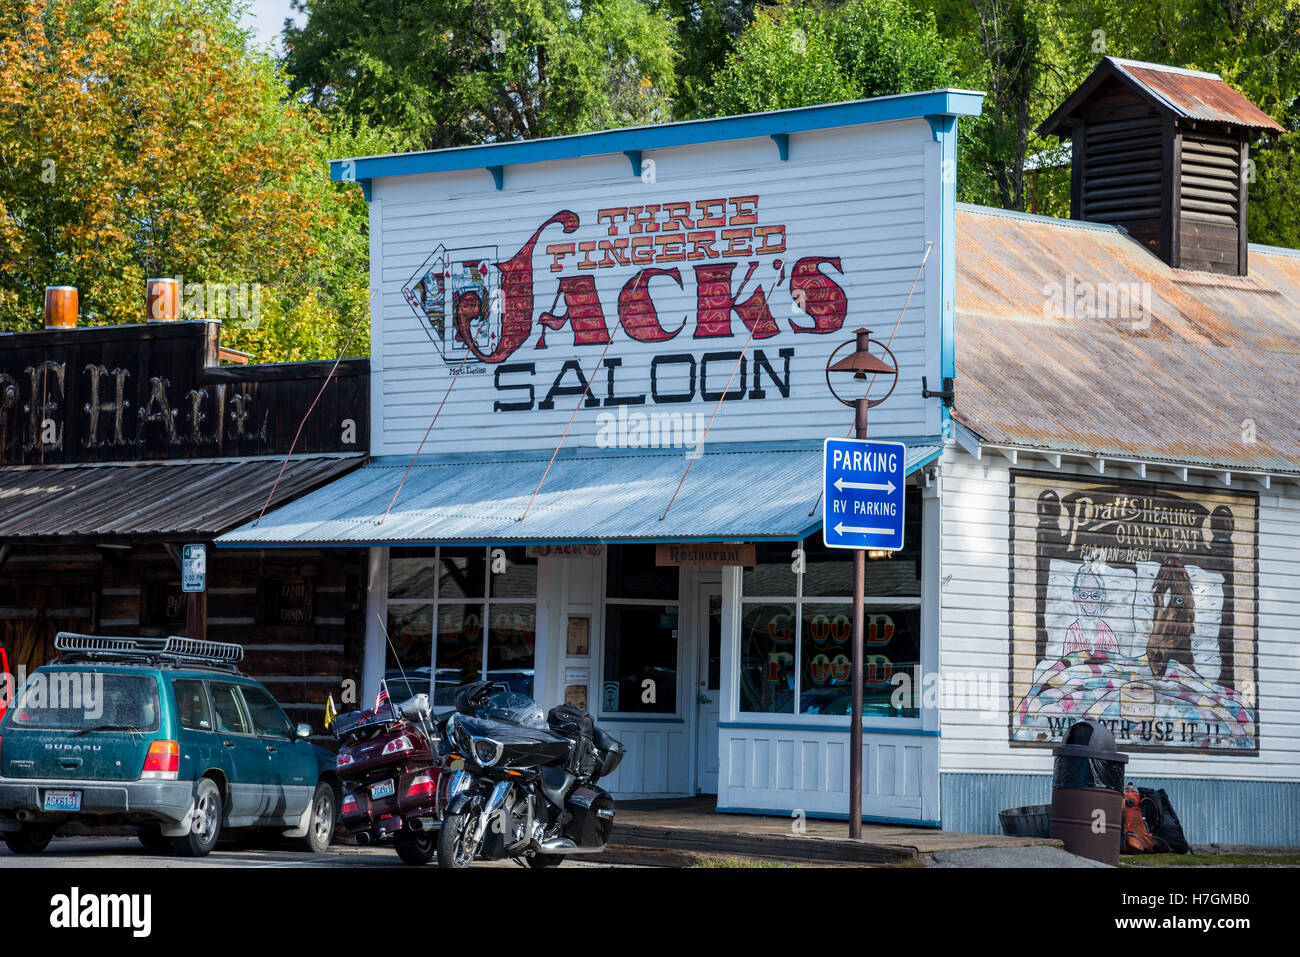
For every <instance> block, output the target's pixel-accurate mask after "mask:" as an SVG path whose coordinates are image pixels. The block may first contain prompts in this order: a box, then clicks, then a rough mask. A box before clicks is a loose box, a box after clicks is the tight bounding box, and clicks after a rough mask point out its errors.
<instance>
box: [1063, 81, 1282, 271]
mask: <svg viewBox="0 0 1300 957" xmlns="http://www.w3.org/2000/svg"><path fill="white" fill-rule="evenodd" d="M1038 132H1039V133H1040V134H1041V135H1043V136H1048V135H1054V136H1059V137H1061V138H1062V139H1065V138H1070V139H1072V141H1073V148H1074V152H1073V163H1072V169H1071V176H1070V179H1071V182H1070V217H1071V218H1072V219H1085V220H1089V221H1091V222H1096V223H1109V224H1112V225H1116V226H1122V227H1124V229H1125V230H1127V231H1128V233H1129V234H1130V235H1131V236H1133V238H1134V239H1136V240H1138V241H1139V242H1141V243H1144V244H1145V245H1146V246H1147V247H1148V248H1150V250H1151V251H1152V252H1154V253H1155V254H1156V255H1157V256H1159V257H1160V258H1161V259H1163V260H1164V261H1165V262H1167V263H1168V264H1169V265H1171V266H1174V267H1176V268H1180V269H1197V270H1202V271H1206V272H1215V273H1224V274H1228V275H1236V276H1244V275H1245V274H1246V215H1247V204H1248V195H1247V188H1246V168H1247V160H1248V156H1249V149H1250V147H1249V145H1248V143H1247V137H1248V136H1250V134H1251V133H1261V132H1269V133H1274V132H1276V133H1280V132H1282V127H1281V126H1279V125H1278V124H1277V123H1275V122H1274V121H1273V119H1272V118H1271V117H1270V116H1269V115H1268V114H1267V113H1265V112H1264V111H1263V110H1261V109H1260V108H1259V107H1257V106H1255V104H1253V103H1251V102H1250V100H1248V99H1246V98H1245V97H1244V96H1242V95H1241V94H1240V93H1238V92H1237V91H1236V90H1234V89H1232V88H1231V87H1230V86H1228V85H1227V84H1226V83H1224V82H1223V80H1222V79H1221V78H1220V77H1219V76H1218V74H1216V73H1201V72H1198V71H1195V70H1181V69H1177V68H1175V67H1169V66H1162V65H1160V64H1158V63H1141V62H1138V61H1135V60H1121V59H1117V58H1115V57H1106V58H1105V59H1103V60H1102V61H1101V62H1100V63H1099V64H1097V68H1096V69H1095V70H1093V71H1092V74H1091V75H1090V76H1089V77H1088V79H1086V80H1084V82H1083V83H1082V85H1080V86H1079V88H1078V89H1077V90H1075V91H1074V92H1073V93H1072V94H1070V96H1069V97H1068V98H1067V99H1066V101H1065V102H1064V103H1063V104H1061V106H1060V107H1058V108H1057V109H1056V111H1055V112H1054V113H1052V115H1051V116H1049V117H1048V118H1047V119H1046V120H1044V121H1043V123H1042V125H1041V126H1039V127H1038Z"/></svg>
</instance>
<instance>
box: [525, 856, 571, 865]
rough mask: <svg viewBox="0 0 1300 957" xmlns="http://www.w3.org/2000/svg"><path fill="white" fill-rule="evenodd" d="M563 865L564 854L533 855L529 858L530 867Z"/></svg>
mask: <svg viewBox="0 0 1300 957" xmlns="http://www.w3.org/2000/svg"><path fill="white" fill-rule="evenodd" d="M563 863H564V855H563V854H533V855H532V856H530V857H529V858H528V866H529V867H538V868H541V867H559V866H560V865H561V864H563Z"/></svg>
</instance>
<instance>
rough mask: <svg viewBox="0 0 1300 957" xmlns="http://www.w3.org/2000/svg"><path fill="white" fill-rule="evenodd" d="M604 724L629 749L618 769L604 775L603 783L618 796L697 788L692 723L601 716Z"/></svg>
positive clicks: (673, 793)
mask: <svg viewBox="0 0 1300 957" xmlns="http://www.w3.org/2000/svg"><path fill="white" fill-rule="evenodd" d="M600 726H601V728H603V729H604V730H605V731H607V732H608V733H609V734H611V735H613V736H614V737H615V738H616V739H618V740H619V741H620V742H622V744H623V747H624V748H626V749H627V753H626V754H625V755H624V757H623V761H622V763H621V764H619V766H618V768H617V770H615V771H614V773H613V774H611V775H610V776H609V777H606V778H601V779H600V786H601V787H603V788H605V789H606V790H607V791H609V792H610V793H611V794H613V795H614V797H615V798H616V799H618V798H631V797H636V798H651V797H667V796H680V795H685V794H691V793H693V792H694V787H693V783H692V781H691V749H690V745H691V742H690V735H689V733H688V725H686V724H685V723H683V722H681V721H677V722H675V723H671V722H665V723H662V724H660V723H655V722H642V721H638V722H635V723H633V722H622V721H619V720H618V719H617V718H601V719H600Z"/></svg>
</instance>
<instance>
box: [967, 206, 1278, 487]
mask: <svg viewBox="0 0 1300 957" xmlns="http://www.w3.org/2000/svg"><path fill="white" fill-rule="evenodd" d="M1071 284H1073V287H1072V288H1073V289H1074V290H1075V295H1076V297H1077V296H1078V295H1079V294H1080V293H1081V292H1082V293H1084V294H1085V295H1086V289H1087V288H1088V287H1090V288H1092V289H1093V291H1094V292H1100V293H1101V296H1100V297H1098V299H1097V303H1098V305H1097V306H1094V308H1092V309H1091V310H1087V309H1076V310H1075V311H1074V312H1073V314H1070V312H1069V311H1068V310H1067V309H1065V308H1064V307H1065V305H1066V302H1065V300H1066V299H1068V298H1069V293H1068V292H1067V290H1068V289H1070V288H1071ZM1131 284H1136V286H1133V285H1131ZM1125 290H1130V291H1132V290H1136V291H1137V293H1138V295H1139V297H1140V296H1141V294H1142V292H1143V291H1144V290H1149V292H1150V306H1151V308H1150V315H1149V318H1147V319H1144V318H1143V314H1144V313H1145V309H1144V307H1141V306H1140V305H1139V307H1138V308H1136V309H1134V308H1130V310H1129V314H1128V318H1124V317H1122V316H1113V313H1115V312H1117V311H1119V310H1115V309H1111V308H1110V305H1111V301H1110V300H1111V294H1112V293H1113V294H1114V296H1115V302H1116V304H1121V305H1122V299H1121V298H1120V294H1121V293H1123V292H1124V291H1125ZM1054 294H1055V295H1054ZM1058 297H1059V305H1060V306H1061V307H1062V308H1057V305H1058V303H1057V301H1056V300H1057V298H1058ZM1075 301H1076V302H1077V301H1078V300H1077V298H1076V300H1075ZM1108 314H1112V317H1110V318H1108V317H1107V316H1108ZM1298 395H1300V256H1297V255H1296V254H1295V253H1293V252H1289V251H1284V250H1273V249H1269V248H1267V247H1259V246H1251V247H1250V274H1249V275H1248V276H1243V277H1234V276H1221V275H1211V274H1209V273H1198V272H1192V271H1189V270H1181V269H1173V268H1171V267H1170V266H1168V265H1166V264H1165V263H1164V262H1163V261H1162V260H1160V259H1158V258H1157V257H1156V256H1154V255H1152V254H1151V253H1150V251H1148V250H1147V249H1146V248H1145V247H1144V246H1142V245H1141V244H1139V243H1137V242H1135V241H1134V240H1132V239H1131V238H1129V237H1128V236H1127V235H1126V234H1125V233H1124V232H1123V231H1121V230H1118V229H1115V228H1113V227H1100V226H1097V225H1095V224H1079V223H1073V222H1070V221H1068V220H1059V219H1050V218H1048V217H1042V216H1027V215H1024V214H1006V213H1003V212H1001V211H997V210H986V209H982V208H980V207H973V206H962V207H960V208H959V209H958V213H957V399H956V408H955V410H954V415H955V417H956V418H957V420H958V421H960V422H961V423H962V424H963V425H966V426H967V427H968V428H970V429H971V430H972V431H973V432H975V433H976V434H977V435H979V436H980V437H981V438H983V439H984V440H985V441H987V442H990V443H994V444H1008V445H1022V446H1030V447H1039V448H1045V449H1049V450H1053V451H1070V452H1075V451H1077V452H1086V453H1088V454H1094V455H1095V454H1100V455H1114V456H1119V457H1123V456H1128V457H1134V458H1143V459H1152V460H1163V461H1171V462H1182V463H1187V464H1206V465H1212V466H1217V467H1223V468H1238V469H1251V470H1260V471H1277V472H1297V471H1300V429H1297V427H1296V424H1295V414H1294V411H1293V410H1294V405H1295V401H1296V397H1297V396H1298ZM1252 439H1253V441H1252Z"/></svg>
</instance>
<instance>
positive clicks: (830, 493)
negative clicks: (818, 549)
mask: <svg viewBox="0 0 1300 957" xmlns="http://www.w3.org/2000/svg"><path fill="white" fill-rule="evenodd" d="M906 459H907V446H905V445H904V444H903V443H902V442H877V441H875V440H873V439H827V440H826V444H825V445H824V446H823V450H822V540H823V541H824V542H825V543H826V545H827V547H828V548H872V549H880V550H882V551H891V552H892V551H897V550H898V549H900V548H902V547H903V489H904V486H905V484H906V480H907V471H906V465H905V462H906Z"/></svg>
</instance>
